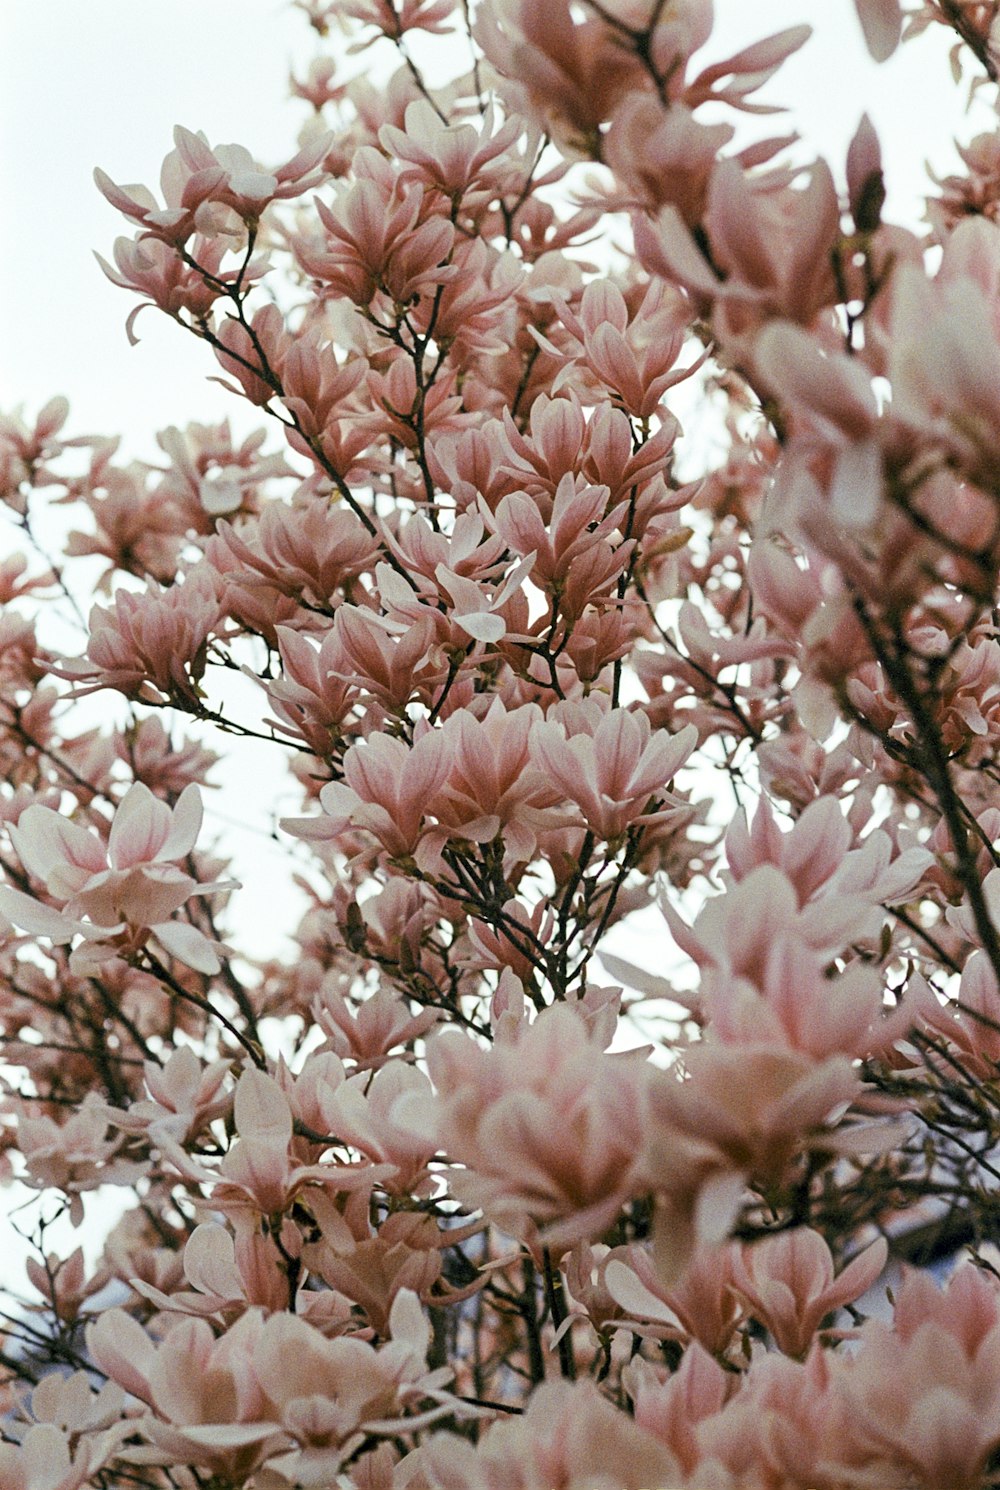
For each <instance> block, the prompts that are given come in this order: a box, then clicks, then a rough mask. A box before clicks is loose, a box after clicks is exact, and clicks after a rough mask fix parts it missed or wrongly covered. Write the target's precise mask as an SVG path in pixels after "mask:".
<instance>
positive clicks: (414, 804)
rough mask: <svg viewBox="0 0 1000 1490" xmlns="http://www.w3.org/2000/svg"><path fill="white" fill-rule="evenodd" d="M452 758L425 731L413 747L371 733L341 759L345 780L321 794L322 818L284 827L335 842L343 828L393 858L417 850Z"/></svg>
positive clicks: (438, 738) (438, 740) (290, 822)
mask: <svg viewBox="0 0 1000 1490" xmlns="http://www.w3.org/2000/svg"><path fill="white" fill-rule="evenodd" d="M449 766H450V760H449V757H448V752H447V750H445V749H442V740H441V736H440V733H437V732H434V731H429V732H428V733H427V734H425V735H423V737H422V738H421V739H419V740H418V741H417V742H416V744H415V745H414V746H413V747H412V748H411V747H409V746H407V745H406V744H405V743H404V742H403V741H402V740H395V739H392V738H391V737H390V736H388V735H372V736H371V738H370V739H368V740H364V741H359V743H358V744H357V745H352V746H351V748H350V750H349V751H348V752H347V754H346V755H345V756H344V763H343V772H344V782H343V783H341V782H329V783H328V784H327V785H326V786H324V787H323V789H322V791H321V792H320V794H319V799H320V804H321V806H322V808H323V811H324V814H325V816H324V817H321V818H288V819H286V820H285V821H284V822H283V823H282V826H283V827H284V828H286V829H287V830H288V831H290V832H294V833H295V834H296V835H297V836H298V837H300V838H333V837H336V836H337V835H338V834H339V833H342V832H343V831H344V829H345V828H347V827H353V828H359V829H362V830H363V831H365V832H368V833H371V834H372V835H373V836H374V837H375V838H377V839H378V841H379V843H381V845H382V847H383V848H384V849H385V851H386V853H388V854H389V855H390V856H391V857H393V858H407V857H408V856H411V855H412V854H413V853H414V851H415V850H416V847H417V844H418V843H419V842H420V838H421V835H422V832H423V825H424V818H425V814H426V813H427V812H428V810H430V809H431V806H432V804H433V802H434V800H435V799H436V797H437V794H438V791H439V789H440V787H441V784H442V782H443V781H444V780H445V778H446V777H447V775H448V771H449Z"/></svg>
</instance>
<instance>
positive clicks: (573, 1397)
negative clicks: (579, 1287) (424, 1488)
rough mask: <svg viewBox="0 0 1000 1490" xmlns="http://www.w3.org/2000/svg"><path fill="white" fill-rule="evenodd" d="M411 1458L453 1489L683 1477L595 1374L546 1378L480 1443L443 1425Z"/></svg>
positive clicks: (643, 1485) (643, 1488)
mask: <svg viewBox="0 0 1000 1490" xmlns="http://www.w3.org/2000/svg"><path fill="white" fill-rule="evenodd" d="M411 1460H412V1461H413V1462H414V1467H415V1468H416V1470H417V1472H418V1473H419V1472H420V1471H421V1470H423V1471H424V1474H425V1475H426V1479H425V1481H424V1482H425V1483H426V1484H429V1485H434V1486H438V1485H441V1486H444V1485H447V1486H448V1490H512V1487H513V1486H514V1485H517V1486H518V1490H520V1487H521V1486H524V1487H525V1490H527V1487H528V1486H531V1487H532V1490H535V1487H536V1486H537V1487H538V1490H542V1487H545V1490H548V1487H550V1486H554V1485H558V1486H559V1487H560V1490H588V1487H590V1486H597V1485H600V1486H602V1487H603V1486H611V1485H613V1486H614V1487H615V1490H650V1487H653V1486H655V1487H656V1490H659V1487H660V1486H663V1487H667V1486H673V1485H680V1484H681V1483H682V1481H683V1478H684V1475H683V1470H682V1468H681V1465H680V1463H679V1462H678V1460H677V1458H676V1456H675V1455H674V1454H673V1453H671V1451H670V1449H669V1448H667V1446H666V1445H665V1444H663V1443H661V1442H660V1441H659V1440H658V1439H657V1438H656V1437H654V1435H653V1434H652V1433H651V1432H650V1431H649V1429H648V1428H646V1427H640V1426H639V1424H637V1423H636V1422H634V1421H633V1419H632V1418H630V1417H629V1416H627V1415H626V1414H625V1413H623V1412H620V1411H618V1410H616V1409H615V1408H614V1407H612V1405H611V1403H610V1402H608V1400H607V1399H606V1398H605V1397H603V1396H602V1395H601V1393H600V1392H599V1391H598V1389H597V1387H596V1386H595V1384H594V1383H593V1382H590V1381H581V1382H576V1383H572V1384H571V1383H570V1382H568V1381H548V1382H545V1383H544V1384H543V1385H542V1386H540V1387H538V1388H537V1389H536V1390H535V1391H534V1392H533V1393H532V1395H531V1398H530V1400H529V1402H528V1406H527V1408H526V1409H525V1411H524V1413H523V1414H521V1415H519V1416H517V1417H509V1418H504V1419H503V1420H502V1421H500V1422H498V1423H494V1424H493V1425H492V1426H491V1427H490V1428H489V1429H487V1431H486V1433H485V1435H484V1436H483V1437H482V1438H481V1440H480V1442H479V1444H478V1445H477V1446H476V1447H473V1445H472V1444H471V1443H469V1442H468V1440H467V1439H461V1438H458V1437H457V1436H455V1435H453V1434H443V1433H440V1434H435V1435H434V1436H433V1437H432V1438H430V1439H428V1440H427V1441H426V1442H425V1443H424V1444H422V1445H421V1447H420V1449H419V1450H418V1451H417V1452H416V1454H414V1455H412V1456H411ZM404 1462H406V1461H404ZM417 1483H419V1481H418V1482H417ZM714 1483H716V1484H718V1483H720V1482H718V1481H715V1482H714ZM723 1490H730V1487H729V1486H723Z"/></svg>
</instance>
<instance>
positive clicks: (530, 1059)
mask: <svg viewBox="0 0 1000 1490" xmlns="http://www.w3.org/2000/svg"><path fill="white" fill-rule="evenodd" d="M427 1059H428V1067H429V1070H430V1074H431V1079H432V1081H433V1082H434V1086H435V1088H436V1092H437V1095H436V1097H435V1098H434V1100H433V1102H432V1103H425V1104H423V1106H422V1108H421V1121H422V1122H423V1123H426V1124H428V1125H429V1126H430V1127H431V1130H432V1131H433V1132H434V1133H435V1135H436V1137H437V1140H438V1142H439V1144H440V1145H441V1147H442V1148H443V1149H444V1150H445V1152H446V1153H447V1155H448V1157H449V1159H450V1160H451V1161H452V1163H453V1164H456V1165H462V1166H464V1167H463V1168H462V1169H456V1170H454V1171H453V1172H452V1174H451V1176H450V1180H451V1185H452V1188H453V1191H454V1193H455V1194H457V1195H458V1196H460V1197H461V1198H462V1199H463V1200H464V1201H465V1202H466V1204H468V1205H472V1206H477V1207H480V1206H481V1207H482V1208H483V1209H484V1210H485V1211H486V1213H487V1215H488V1216H489V1217H490V1219H491V1220H493V1221H495V1222H496V1223H497V1224H498V1225H500V1226H502V1227H503V1228H504V1229H505V1230H507V1231H510V1232H511V1233H512V1234H513V1235H517V1236H523V1235H524V1234H525V1232H526V1231H530V1229H531V1228H530V1226H529V1223H534V1225H535V1226H538V1227H541V1228H543V1239H547V1240H549V1241H550V1242H551V1243H552V1245H556V1244H558V1245H562V1246H570V1245H571V1244H572V1243H573V1242H575V1241H579V1240H581V1239H582V1238H585V1237H588V1236H594V1235H599V1234H600V1232H601V1231H602V1230H603V1229H604V1227H605V1226H606V1225H607V1224H608V1222H609V1220H610V1218H611V1217H612V1216H613V1215H615V1214H616V1213H617V1211H618V1209H619V1207H620V1205H621V1203H622V1200H623V1198H624V1196H625V1195H627V1194H628V1193H629V1187H630V1181H631V1176H632V1172H633V1169H634V1166H635V1162H636V1146H637V1144H638V1143H639V1140H640V1124H641V1118H640V1115H639V1105H640V1104H639V1096H638V1083H639V1074H640V1071H641V1064H639V1063H637V1061H636V1058H635V1056H634V1055H624V1056H622V1055H605V1054H603V1052H602V1050H601V1047H600V1044H599V1043H598V1042H597V1041H595V1040H593V1039H592V1038H591V1037H590V1035H589V1034H588V1031H587V1029H586V1026H585V1024H584V1022H583V1021H582V1020H581V1019H580V1017H579V1015H578V1014H577V1013H576V1012H575V1011H574V1010H573V1009H572V1008H570V1007H568V1006H566V1005H558V1004H557V1005H554V1006H553V1007H551V1008H549V1009H546V1010H545V1011H544V1012H543V1013H542V1014H540V1015H539V1016H538V1018H537V1019H536V1020H535V1022H534V1023H533V1024H531V1025H527V1026H523V1027H522V1029H521V1032H520V1034H519V1036H518V1038H517V1039H516V1040H512V1041H504V1042H502V1043H500V1044H498V1045H495V1046H494V1047H493V1048H492V1049H491V1050H483V1049H482V1048H481V1047H479V1046H478V1045H476V1044H475V1042H474V1041H473V1040H471V1039H469V1038H467V1037H464V1036H458V1035H454V1036H452V1035H443V1036H438V1037H437V1038H436V1039H435V1040H433V1041H432V1042H431V1044H430V1045H429V1047H428V1056H427Z"/></svg>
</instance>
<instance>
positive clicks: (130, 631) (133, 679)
mask: <svg viewBox="0 0 1000 1490" xmlns="http://www.w3.org/2000/svg"><path fill="white" fill-rule="evenodd" d="M221 617H222V602H221V599H220V595H219V585H218V582H217V580H216V578H215V576H214V574H213V572H212V571H211V569H209V567H208V566H207V565H204V564H202V565H199V566H198V567H197V568H196V569H194V570H192V571H191V572H190V573H189V574H188V576H187V578H186V579H185V581H184V584H183V585H177V584H174V585H171V586H170V587H169V588H168V589H166V590H160V589H159V587H158V586H155V585H151V586H150V588H149V589H148V590H147V591H146V592H145V593H144V594H140V595H135V594H130V593H129V592H127V591H125V590H119V591H118V592H117V593H116V595H115V599H114V606H113V608H112V609H110V610H103V609H102V608H101V607H100V606H95V607H94V609H93V610H92V611H91V613H90V639H89V641H88V643H87V655H86V657H85V658H80V659H78V660H74V661H68V662H65V663H64V664H63V665H62V666H61V667H60V668H58V669H53V671H56V672H57V673H58V675H59V676H60V677H65V678H69V679H70V680H71V681H74V682H75V683H76V687H75V689H74V696H75V697H77V698H79V697H81V696H82V695H83V694H86V693H95V692H97V690H98V689H101V688H114V689H117V690H118V692H120V693H124V694H125V695H126V697H128V698H136V699H146V700H149V701H151V702H153V703H157V704H163V703H175V704H178V705H179V706H181V707H185V708H188V709H193V710H194V712H195V713H197V712H198V710H199V709H200V708H201V706H202V704H201V693H200V690H199V688H198V683H199V680H200V679H201V677H202V674H203V673H204V671H205V663H206V656H207V650H208V639H209V636H210V635H211V634H212V633H213V632H214V630H215V629H216V627H217V626H218V625H219V622H220V620H221Z"/></svg>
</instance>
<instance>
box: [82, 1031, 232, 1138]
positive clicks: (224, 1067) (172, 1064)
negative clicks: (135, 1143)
mask: <svg viewBox="0 0 1000 1490" xmlns="http://www.w3.org/2000/svg"><path fill="white" fill-rule="evenodd" d="M229 1069H230V1062H229V1061H227V1060H220V1061H213V1062H212V1063H211V1064H210V1065H208V1066H206V1065H203V1063H202V1062H201V1061H200V1060H199V1059H198V1057H197V1056H196V1055H195V1053H194V1051H193V1050H192V1049H191V1047H190V1046H189V1045H181V1046H180V1047H179V1048H178V1049H177V1050H175V1051H173V1052H172V1053H171V1055H170V1058H169V1060H167V1062H166V1064H165V1065H162V1066H161V1065H157V1064H155V1063H154V1062H152V1061H147V1062H146V1063H145V1066H144V1068H143V1070H144V1075H145V1080H146V1090H147V1091H148V1092H149V1099H148V1100H145V1101H139V1102H133V1103H132V1104H131V1106H130V1107H128V1108H127V1109H126V1110H124V1111H122V1110H121V1109H119V1108H115V1107H109V1108H108V1109H107V1117H108V1121H109V1122H110V1123H112V1124H113V1126H114V1127H116V1128H118V1129H120V1130H121V1131H122V1132H123V1133H144V1134H148V1135H149V1137H150V1139H151V1140H152V1141H153V1142H154V1143H155V1142H156V1138H157V1135H158V1133H160V1132H163V1133H167V1134H169V1135H170V1137H171V1138H173V1139H174V1140H175V1141H176V1142H178V1143H181V1144H185V1143H187V1142H189V1140H191V1139H192V1138H195V1137H197V1136H198V1134H199V1133H201V1132H202V1131H203V1130H204V1129H205V1128H206V1127H207V1126H208V1125H209V1124H210V1123H212V1122H214V1121H215V1119H216V1118H217V1117H221V1116H222V1115H223V1114H224V1113H226V1112H228V1111H229V1109H230V1108H231V1106H232V1094H231V1092H228V1091H223V1090H222V1083H223V1081H224V1080H225V1078H226V1076H227V1075H228V1074H229Z"/></svg>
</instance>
